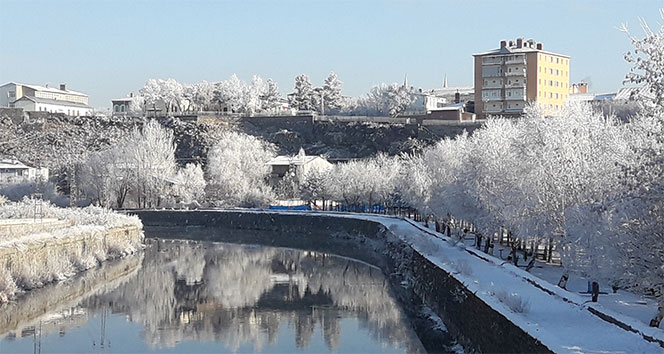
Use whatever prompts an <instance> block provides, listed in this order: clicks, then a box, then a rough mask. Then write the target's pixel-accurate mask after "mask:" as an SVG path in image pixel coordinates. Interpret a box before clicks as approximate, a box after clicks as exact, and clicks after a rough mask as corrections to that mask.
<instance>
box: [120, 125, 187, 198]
mask: <svg viewBox="0 0 664 354" xmlns="http://www.w3.org/2000/svg"><path fill="white" fill-rule="evenodd" d="M123 144H124V146H125V147H124V148H123V151H124V152H126V153H127V154H128V157H127V162H126V166H125V168H128V169H131V170H132V171H133V176H132V177H133V187H132V191H133V192H134V196H135V198H136V205H137V206H138V207H141V208H151V207H158V206H160V204H161V201H162V200H163V199H164V198H165V196H166V195H167V193H168V191H167V189H168V188H170V185H171V184H172V183H173V180H172V178H173V176H174V175H175V170H176V164H175V143H174V138H173V131H172V130H170V129H167V128H165V127H163V126H161V125H160V124H159V123H158V122H157V121H155V120H150V121H148V122H147V123H146V124H145V125H143V127H142V128H140V129H139V128H135V129H134V130H133V131H132V133H131V134H130V135H129V137H128V138H127V140H126V141H124V142H123Z"/></svg>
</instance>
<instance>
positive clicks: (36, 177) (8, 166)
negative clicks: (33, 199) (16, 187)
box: [0, 159, 48, 185]
mask: <svg viewBox="0 0 664 354" xmlns="http://www.w3.org/2000/svg"><path fill="white" fill-rule="evenodd" d="M40 181H48V168H46V167H34V166H30V165H27V164H24V163H22V162H21V161H18V160H13V159H2V160H0V185H6V184H15V183H22V182H40Z"/></svg>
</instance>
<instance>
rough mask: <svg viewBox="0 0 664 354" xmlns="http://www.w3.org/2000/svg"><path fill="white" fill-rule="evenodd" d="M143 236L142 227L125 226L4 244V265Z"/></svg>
mask: <svg viewBox="0 0 664 354" xmlns="http://www.w3.org/2000/svg"><path fill="white" fill-rule="evenodd" d="M142 237H143V235H142V230H141V228H139V227H137V226H124V227H117V228H113V229H110V230H106V231H91V232H88V233H85V234H82V235H81V234H75V235H72V236H68V237H63V238H57V239H42V240H39V241H35V242H29V243H24V244H22V246H20V247H3V248H0V268H4V269H9V270H11V269H12V268H14V267H16V266H18V265H20V264H45V263H46V260H47V259H58V258H62V259H70V257H71V256H72V255H73V254H76V253H77V252H82V251H84V250H85V249H86V248H101V249H107V245H108V244H109V243H110V242H115V241H116V240H128V241H135V240H140V239H142Z"/></svg>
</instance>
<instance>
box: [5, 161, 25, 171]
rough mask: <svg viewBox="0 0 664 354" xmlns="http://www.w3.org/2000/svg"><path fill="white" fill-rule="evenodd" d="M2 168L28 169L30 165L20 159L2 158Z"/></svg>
mask: <svg viewBox="0 0 664 354" xmlns="http://www.w3.org/2000/svg"><path fill="white" fill-rule="evenodd" d="M0 168H5V169H21V170H27V169H28V168H30V166H28V165H26V164H24V163H23V162H21V161H18V160H12V159H2V160H0Z"/></svg>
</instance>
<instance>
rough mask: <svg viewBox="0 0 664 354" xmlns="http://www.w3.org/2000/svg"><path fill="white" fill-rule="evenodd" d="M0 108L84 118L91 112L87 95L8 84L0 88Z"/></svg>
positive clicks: (65, 90)
mask: <svg viewBox="0 0 664 354" xmlns="http://www.w3.org/2000/svg"><path fill="white" fill-rule="evenodd" d="M0 106H2V107H16V108H23V110H24V111H37V112H38V111H43V112H51V113H64V114H67V115H71V116H84V115H89V114H90V113H91V112H92V108H91V107H90V106H88V95H86V94H84V93H81V92H76V91H72V90H69V89H67V87H66V85H65V84H60V87H59V88H52V87H47V86H39V85H28V84H21V83H16V82H9V83H6V84H4V85H2V86H0Z"/></svg>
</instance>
